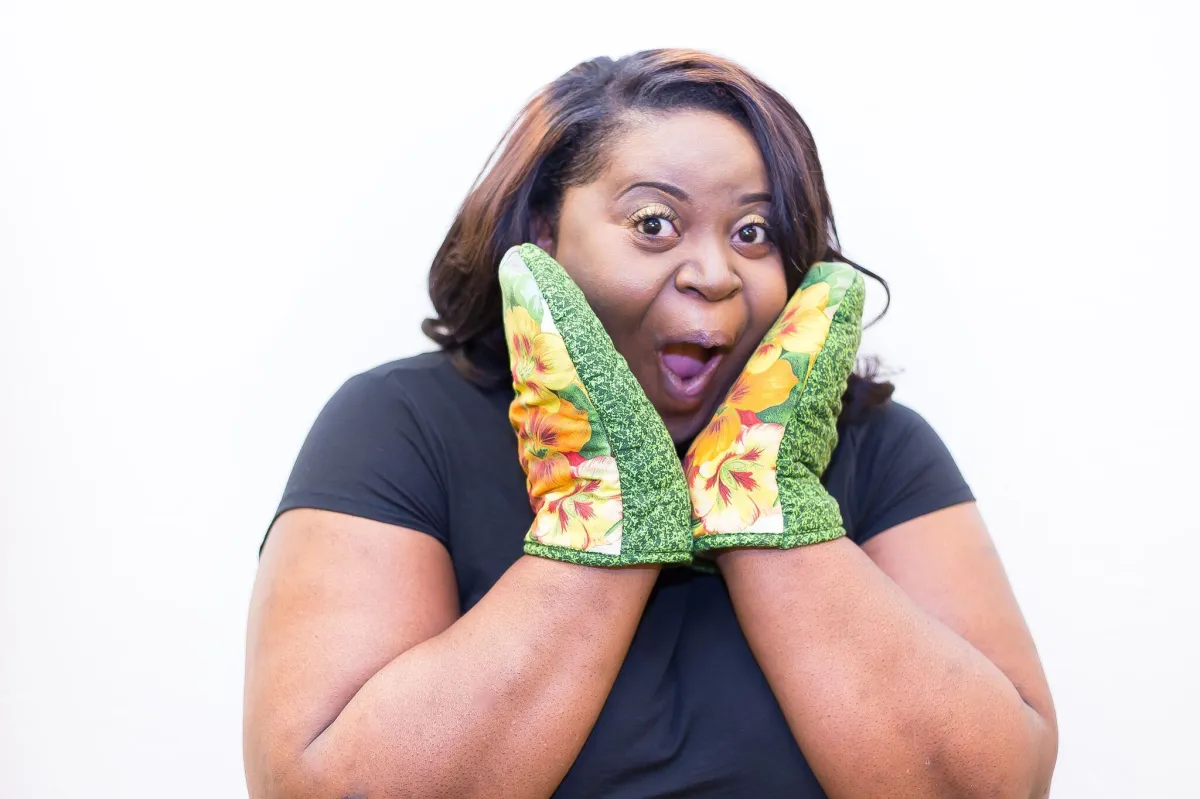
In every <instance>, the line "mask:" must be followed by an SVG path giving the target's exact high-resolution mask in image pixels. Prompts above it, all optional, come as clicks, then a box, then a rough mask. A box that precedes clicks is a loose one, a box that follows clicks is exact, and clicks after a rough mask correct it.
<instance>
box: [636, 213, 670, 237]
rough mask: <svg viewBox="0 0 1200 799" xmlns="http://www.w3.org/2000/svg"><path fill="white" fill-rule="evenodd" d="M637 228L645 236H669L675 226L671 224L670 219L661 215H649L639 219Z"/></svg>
mask: <svg viewBox="0 0 1200 799" xmlns="http://www.w3.org/2000/svg"><path fill="white" fill-rule="evenodd" d="M637 229H638V232H639V233H643V234H645V235H647V236H659V235H667V236H670V235H673V234H674V233H675V226H674V225H672V224H671V220H670V219H667V218H665V217H661V216H650V217H646V218H645V219H642V220H639V221H638V223H637Z"/></svg>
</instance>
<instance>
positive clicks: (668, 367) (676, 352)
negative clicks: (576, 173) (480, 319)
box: [537, 111, 787, 444]
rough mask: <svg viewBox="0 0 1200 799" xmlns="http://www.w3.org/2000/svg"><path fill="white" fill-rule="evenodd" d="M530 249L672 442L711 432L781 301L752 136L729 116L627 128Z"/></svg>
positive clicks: (640, 121) (783, 288) (647, 119)
mask: <svg viewBox="0 0 1200 799" xmlns="http://www.w3.org/2000/svg"><path fill="white" fill-rule="evenodd" d="M607 157H608V163H607V166H606V168H605V170H604V172H603V173H602V174H601V175H600V176H599V177H598V178H597V179H596V180H595V181H593V182H592V183H590V184H588V185H585V186H577V187H572V188H569V189H567V190H566V192H565V195H564V198H563V203H562V210H561V213H560V216H559V222H558V229H557V230H556V231H555V235H554V236H553V237H551V236H550V235H549V234H548V233H547V235H545V236H543V237H541V238H540V240H539V241H538V242H537V243H538V244H539V245H540V246H541V247H542V248H543V249H545V250H547V251H548V252H550V253H551V254H552V255H553V256H554V257H555V258H556V260H558V262H559V263H561V264H562V265H563V268H564V269H566V270H567V272H568V273H569V274H570V275H571V277H572V278H573V279H574V280H575V282H576V283H577V284H578V285H579V287H580V288H581V289H582V290H583V293H584V295H585V296H586V297H587V299H588V302H589V303H590V304H591V306H592V309H593V310H594V311H595V312H596V315H597V316H598V317H599V318H600V321H601V322H602V323H603V324H604V327H605V329H606V330H607V331H608V334H609V336H611V337H612V340H613V343H614V344H615V345H616V348H617V351H618V352H620V353H621V355H623V356H624V357H625V360H626V361H628V362H629V367H630V369H632V371H633V374H634V375H635V376H636V377H637V379H638V381H639V382H640V383H641V385H642V388H643V389H644V390H645V392H646V396H648V397H649V398H650V401H651V402H652V403H653V404H654V407H655V408H656V409H658V412H659V413H660V414H661V415H662V418H663V421H664V422H665V423H666V426H667V430H669V431H670V433H671V437H672V438H673V439H674V440H675V442H676V443H677V444H679V443H684V442H687V441H688V440H690V439H691V438H692V437H694V436H695V435H696V434H697V433H698V432H699V431H700V429H701V428H702V427H703V426H704V425H705V424H706V423H707V422H708V420H709V418H710V417H711V415H712V414H713V412H714V411H715V410H716V406H717V405H718V404H720V402H721V400H722V399H723V397H724V394H725V392H726V391H727V390H728V389H729V387H730V386H731V385H732V384H733V381H734V380H735V379H736V378H737V376H738V374H739V373H740V372H741V370H742V367H743V366H745V364H746V361H747V360H748V359H749V357H750V355H751V353H752V352H753V350H754V348H755V347H756V346H757V345H758V343H759V341H760V340H761V339H762V337H763V335H764V334H765V333H766V332H767V330H768V328H770V326H771V324H772V323H773V322H774V321H775V318H776V317H777V316H778V315H779V314H780V312H782V310H783V306H784V303H785V302H786V301H787V285H786V282H785V280H784V273H783V262H782V259H781V258H780V255H779V251H778V249H776V247H775V246H774V245H773V244H772V243H771V241H770V235H769V233H768V231H767V229H766V222H767V219H768V218H769V213H768V211H769V210H770V196H769V190H770V186H769V185H768V182H767V171H766V166H765V165H764V164H763V159H762V156H761V154H760V153H759V151H758V146H757V145H756V144H755V142H754V139H753V137H751V135H750V134H749V133H748V132H747V131H746V129H745V128H743V127H742V126H741V125H739V124H738V123H737V122H735V121H733V120H732V119H729V118H728V117H726V116H724V115H721V114H716V113H713V112H708V111H679V112H673V113H669V114H647V115H641V116H637V117H635V118H633V120H632V121H631V122H629V123H628V125H627V126H626V128H625V129H624V130H623V132H622V133H621V134H620V136H619V137H618V139H617V140H616V141H613V142H611V143H610V144H609V145H608V152H607Z"/></svg>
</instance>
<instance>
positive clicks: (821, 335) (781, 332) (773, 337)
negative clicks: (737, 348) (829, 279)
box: [746, 282, 831, 379]
mask: <svg viewBox="0 0 1200 799" xmlns="http://www.w3.org/2000/svg"><path fill="white" fill-rule="evenodd" d="M827 305H829V284H828V283H824V282H822V283H814V284H813V285H811V286H809V287H808V288H806V289H804V290H803V291H800V292H797V293H796V295H795V296H794V297H792V299H791V300H790V301H789V302H788V304H787V307H786V308H784V309H783V313H782V314H781V315H780V317H779V319H777V320H776V321H775V324H774V325H772V327H771V329H770V330H768V331H767V335H765V336H764V337H763V341H762V343H761V344H759V345H758V349H757V350H755V351H754V355H752V356H751V357H750V362H749V363H747V364H746V371H747V372H751V373H754V374H757V373H759V372H764V371H766V370H767V369H769V368H771V367H772V365H774V364H775V363H776V362H778V360H779V356H780V355H782V354H783V353H784V351H787V352H804V353H808V354H809V355H810V356H814V357H810V358H809V361H808V369H809V371H812V365H813V361H814V360H815V356H816V354H817V353H818V352H820V351H821V348H822V347H824V346H825V338H826V337H827V336H828V335H829V325H830V323H831V320H830V317H829V316H828V315H827V314H826V313H825V308H826V306H827ZM804 377H805V379H807V378H808V374H807V373H806V374H805V375H804Z"/></svg>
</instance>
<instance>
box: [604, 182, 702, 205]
mask: <svg viewBox="0 0 1200 799" xmlns="http://www.w3.org/2000/svg"><path fill="white" fill-rule="evenodd" d="M638 188H648V189H658V190H659V191H661V192H662V193H663V194H669V195H671V196H672V197H674V198H675V199H677V200H682V201H683V202H685V203H686V202H688V201H689V200H691V197H688V194H687V192H686V191H684V190H683V189H681V188H679V187H678V186H673V185H671V184H670V183H663V182H661V181H658V180H639V181H638V182H636V183H630V184H629V185H628V186H626V187H625V190H624V191H623V192H621V193H620V194H618V195H617V196H618V197H624V196H625V195H626V194H628V193H629V192H631V191H633V190H634V189H638Z"/></svg>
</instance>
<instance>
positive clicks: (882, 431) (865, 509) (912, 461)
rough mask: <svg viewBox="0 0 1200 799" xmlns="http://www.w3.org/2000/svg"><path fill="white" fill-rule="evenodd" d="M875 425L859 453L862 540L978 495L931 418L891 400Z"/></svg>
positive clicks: (856, 529) (858, 533) (856, 530)
mask: <svg viewBox="0 0 1200 799" xmlns="http://www.w3.org/2000/svg"><path fill="white" fill-rule="evenodd" d="M877 413H878V415H877V417H876V419H874V420H873V421H872V422H871V423H870V424H871V426H872V427H873V428H874V429H873V430H872V431H871V435H870V436H869V439H870V440H871V444H872V445H871V446H869V447H864V448H863V451H860V453H859V463H858V474H857V475H856V477H857V480H856V482H857V483H858V484H859V490H860V491H861V492H862V493H861V496H862V497H863V498H864V502H863V504H862V511H861V515H860V518H859V519H857V520H856V523H855V524H854V526H853V532H852V538H853V539H854V540H855V541H856V542H857V543H858V544H863V543H865V542H866V541H867V540H868V539H870V538H873V537H874V536H876V535H878V534H879V533H882V532H883V531H884V530H888V529H890V528H892V527H895V526H896V525H898V524H903V523H904V522H907V521H910V520H912V519H915V518H917V517H918V516H923V515H925V514H926V513H933V512H934V511H936V510H941V509H942V508H948V507H950V506H951V505H958V504H960V503H962V502H971V501H973V500H974V499H975V496H974V494H973V493H972V492H971V489H970V487H969V486H968V485H967V482H966V480H965V479H964V478H963V475H962V472H961V471H960V470H959V467H958V464H957V463H955V461H954V458H953V457H952V456H951V455H950V451H949V449H947V448H946V444H945V442H944V441H942V439H941V437H940V436H939V435H938V434H937V432H936V431H935V430H934V429H933V427H932V426H930V424H929V422H927V421H925V419H924V418H923V417H922V416H921V415H920V414H918V413H917V412H916V411H913V410H912V409H910V408H908V407H906V406H904V405H900V404H898V403H895V402H889V403H888V404H887V405H886V406H884V408H882V409H880V410H879V411H878V412H877Z"/></svg>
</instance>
